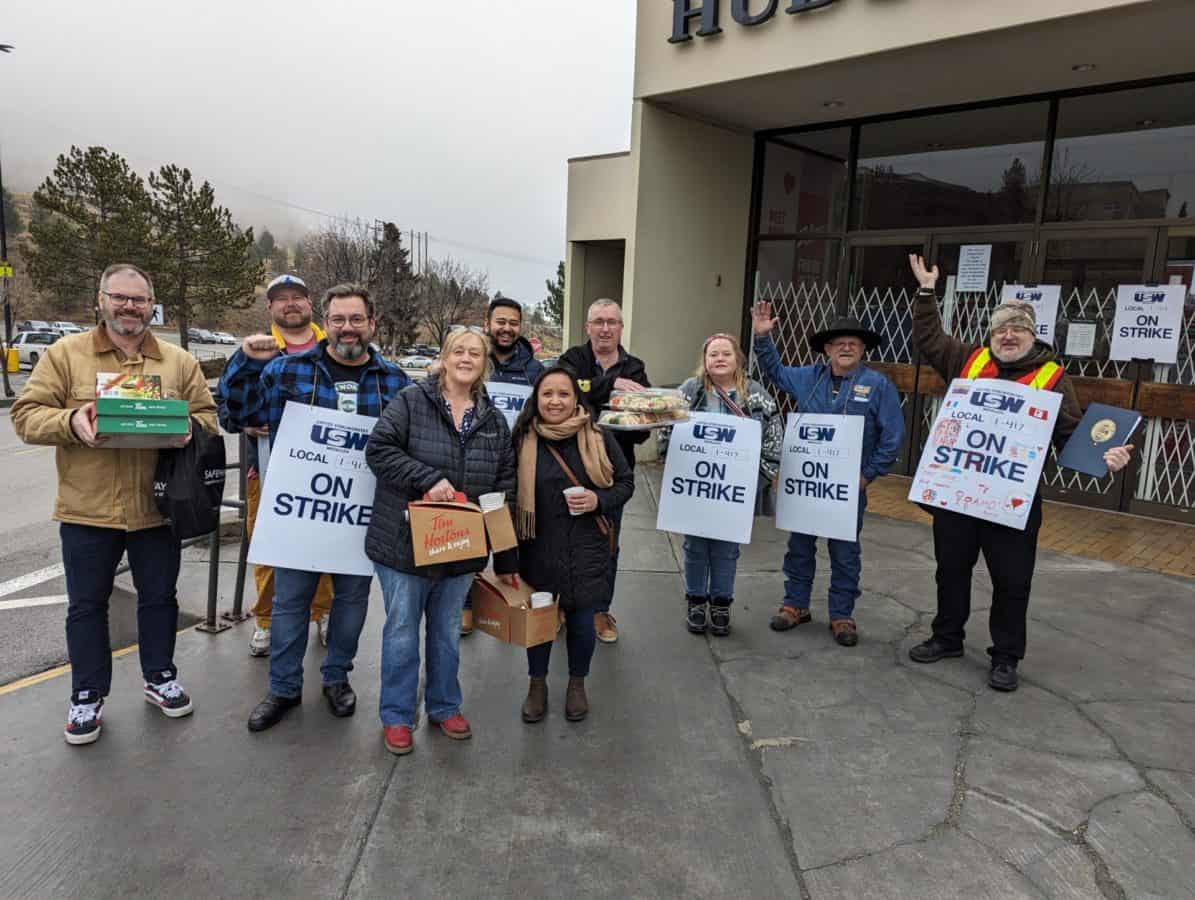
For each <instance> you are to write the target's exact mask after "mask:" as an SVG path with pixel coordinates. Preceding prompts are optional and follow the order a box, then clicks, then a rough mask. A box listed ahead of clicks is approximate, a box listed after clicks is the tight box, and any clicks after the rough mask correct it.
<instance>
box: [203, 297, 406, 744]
mask: <svg viewBox="0 0 1195 900" xmlns="http://www.w3.org/2000/svg"><path fill="white" fill-rule="evenodd" d="M323 318H324V327H325V328H326V329H327V336H326V337H325V338H324V339H323V340H321V341H320V342H319V343H318V344H317V345H316V346H315V347H313V348H312V349H310V350H308V351H306V352H304V353H298V354H293V355H288V356H278V348H277V344H276V343H275V341H274V339H273V337H270V336H268V335H265V336H261V335H259V336H255V337H249V338H246V339H245V342H244V344H243V345H242V347H241V349H242V351H243V353H241V354H240V355H239V356H238V357H237V358H235V359H234V360H233V361H232V362H230V363H229V366H228V370H227V372H226V375H225V379H224V384H225V387H226V389H227V401H228V417H229V419H230V420H231V421H232V422H233V423H234V424H235V425H237V426H238V427H240V428H246V427H259V428H260V427H265V428H266V429H267V430H268V432H269V435H270V441H271V443H272V442H273V440H274V438H275V437H276V436H277V434H278V425H279V424H280V423H281V421H282V412H283V409H284V408H285V407H286V404H287V403H288V402H290V401H293V402H295V403H302V404H304V405H314V406H320V407H323V408H325V409H339V410H341V411H343V412H351V413H356V414H358V415H362V416H371V417H373V418H377V417H378V416H380V415H381V414H382V410H383V409H385V408H386V405H387V404H388V403H389V402H390V401H391V400H392V399H393V398H394V397H395V395H397V394H398V392H399V391H400V390H402V389H403V388H404V387H406V386H407V385H408V384H410V383H411V382H410V379H409V378H407V376H406V375H404V374H403V372H402V370H401V369H399V368H398V366H396V365H394V363H391V362H388V361H387V360H385V359H382V357H381V355H380V354H378V353H377V352H375V351H374V350H373V348H372V347H371V346H370V343H369V342H370V340H371V339H372V338H373V335H374V332H375V330H376V328H377V322H376V319H375V310H374V304H373V300H372V299H370V296H369V290H368V289H367V288H365V287H364V286H362V285H359V284H338V285H336V286H335V287H332V288H329V289H328V290H327V292H325V294H324V302H323ZM331 577H332V585H333V594H334V597H333V600H332V612H331V614H330V616H329V624H328V655H327V657H326V659H325V660H324V664H323V665H322V666H321V667H320V671H321V672H322V673H323V682H324V688H323V692H324V696H325V697H326V698H327V700H328V705H329V706H330V707H331V710H332V714H333V715H335V716H338V717H344V716H351V715H352V714H353V712H354V711H355V710H356V706H357V696H356V694H354V693H353V689H352V687H350V686H349V680H348V674H349V672H350V671H352V668H353V659H354V657H355V656H356V655H357V642H358V640H359V639H360V637H361V629H362V628H363V627H364V625H365V613H366V609H367V605H368V602H369V586H370V581H371V577H370V576H368V575H343V574H334V575H332V576H331ZM319 580H320V573H319V572H310V571H305V570H300V569H284V568H276V569H274V612H273V617H272V620H271V628H270V692H269V693H268V694H267V695H266V697H265V699H264V700H262V701H261V703H259V704H258V705H257V707H256V708H255V709H254V710H253V713H252V714H251V715H250V717H249V730H250V731H264V730H265V729H267V728H270V727H272V726H273V725H275V724H277V723H278V722H279V721H280V720H281V719H282V717H283V716H284V715H285V714H286V712H287V710H289V709H290V708H291V707H294V706H298V704H299V703H300V701H301V700H302V693H303V656H304V654H305V653H306V651H307V624H308V620H309V618H310V615H311V602H312V598H313V597H314V596H315V591H316V586H317V585H318V584H319Z"/></svg>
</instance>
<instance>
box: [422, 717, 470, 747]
mask: <svg viewBox="0 0 1195 900" xmlns="http://www.w3.org/2000/svg"><path fill="white" fill-rule="evenodd" d="M430 721H431V723H432V724H433V725H439V726H440V730H441V731H442V732H444V734H445V735H446V736H447V737H450V738H452V739H453V740H454V741H467V740H469V738H471V737H473V729H472V728H470V727H469V720H468V719H466V718H465V717H464V716H462V715H461V714H460V713H457V714H456V715H453V716H449V717H448V718H447V719H443V720H441V721H439V722H437V721H436V720H435V719H431V720H430Z"/></svg>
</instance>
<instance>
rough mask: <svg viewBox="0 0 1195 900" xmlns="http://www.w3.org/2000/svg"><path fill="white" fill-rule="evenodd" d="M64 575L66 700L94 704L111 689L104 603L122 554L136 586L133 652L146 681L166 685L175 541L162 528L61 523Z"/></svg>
mask: <svg viewBox="0 0 1195 900" xmlns="http://www.w3.org/2000/svg"><path fill="white" fill-rule="evenodd" d="M58 534H59V537H60V539H61V540H62V565H63V568H64V569H65V570H66V595H67V604H66V651H67V655H68V656H69V657H70V661H71V701H72V702H81V701H87V702H94V701H95V700H97V699H98V698H100V697H107V696H108V691H109V690H110V689H111V687H112V644H111V642H110V639H109V637H108V598H109V596H110V595H111V594H112V582H113V580H114V579H115V577H116V567H117V565H119V563H120V557H121V554H122V553H125V552H126V551H127V552H128V554H129V566H130V568H131V570H132V573H133V584H134V586H135V587H136V588H137V652H138V654H140V656H141V675H142V677H143V678H144V679H145V680H146V681H153V682H161V681H169V680H170V679H171V678H175V677H177V675H178V670H177V669H175V667H174V637H175V633H176V632H177V630H178V596H177V595H176V594H175V584H176V583H177V582H178V568H179V558H180V557H179V554H180V548H179V542H178V538H176V537H175V536H174V535H173V534H172V533H171V531H170V529H169V528H168V527H166V526H161V527H159V528H146V529H144V530H142V531H124V530H122V529H119V528H98V527H96V526H94V525H75V524H71V523H68V522H63V523H62V525H60V526H59V528H58Z"/></svg>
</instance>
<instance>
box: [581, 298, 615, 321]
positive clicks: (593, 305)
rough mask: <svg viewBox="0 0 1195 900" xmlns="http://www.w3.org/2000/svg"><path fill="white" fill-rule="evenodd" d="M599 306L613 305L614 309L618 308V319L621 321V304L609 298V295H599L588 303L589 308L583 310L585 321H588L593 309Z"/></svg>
mask: <svg viewBox="0 0 1195 900" xmlns="http://www.w3.org/2000/svg"><path fill="white" fill-rule="evenodd" d="M601 306H613V307H614V308H615V309H616V310H618V321H619V322H621V321H622V306H620V305H619V303H618V301H617V300H611V299H610V298H609V297H601V298H599V299H597V300H594V301H593V302H592V303H590V304H589V309H587V310H586V311H585V321H586V323H588V322H589V320H590V319H591V318H592V317H593V311H594V310H595V309H597V308H598V307H601Z"/></svg>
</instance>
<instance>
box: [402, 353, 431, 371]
mask: <svg viewBox="0 0 1195 900" xmlns="http://www.w3.org/2000/svg"><path fill="white" fill-rule="evenodd" d="M433 362H435V360H433V359H432V358H431V357H430V356H404V357H403V358H402V359H400V360H399V361H398V367H399V368H400V369H426V368H427V367H428V366H430V365H431V364H432V363H433Z"/></svg>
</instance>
